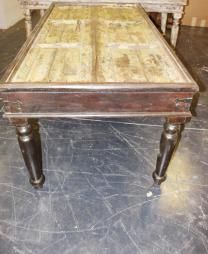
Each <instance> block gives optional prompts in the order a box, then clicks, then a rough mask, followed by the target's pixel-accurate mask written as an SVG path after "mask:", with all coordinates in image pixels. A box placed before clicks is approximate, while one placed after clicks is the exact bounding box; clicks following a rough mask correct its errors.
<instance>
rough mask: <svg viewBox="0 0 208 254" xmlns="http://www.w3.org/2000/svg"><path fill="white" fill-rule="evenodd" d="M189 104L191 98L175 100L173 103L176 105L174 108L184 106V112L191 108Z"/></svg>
mask: <svg viewBox="0 0 208 254" xmlns="http://www.w3.org/2000/svg"><path fill="white" fill-rule="evenodd" d="M191 102H192V98H180V99H179V98H176V100H175V103H176V107H179V106H181V104H184V107H185V109H186V110H189V109H190V106H191Z"/></svg>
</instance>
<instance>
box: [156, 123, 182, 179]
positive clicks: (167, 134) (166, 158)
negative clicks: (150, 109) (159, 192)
mask: <svg viewBox="0 0 208 254" xmlns="http://www.w3.org/2000/svg"><path fill="white" fill-rule="evenodd" d="M180 127H181V126H180V124H172V123H168V122H166V123H165V125H164V131H163V133H162V136H161V140H160V153H159V155H158V157H157V164H156V169H155V171H154V172H153V179H154V181H155V183H156V184H161V183H162V182H163V181H165V179H166V172H167V168H168V165H169V162H170V160H171V157H172V155H173V152H174V150H175V147H176V145H177V143H178V140H179V137H180V129H181V128H180Z"/></svg>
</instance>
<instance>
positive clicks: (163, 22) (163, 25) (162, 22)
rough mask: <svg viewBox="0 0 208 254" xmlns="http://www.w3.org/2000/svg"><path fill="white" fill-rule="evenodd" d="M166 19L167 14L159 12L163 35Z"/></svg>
mask: <svg viewBox="0 0 208 254" xmlns="http://www.w3.org/2000/svg"><path fill="white" fill-rule="evenodd" d="M167 19H168V14H167V13H161V31H162V33H163V35H165V33H166V26H167Z"/></svg>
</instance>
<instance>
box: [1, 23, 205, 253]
mask: <svg viewBox="0 0 208 254" xmlns="http://www.w3.org/2000/svg"><path fill="white" fill-rule="evenodd" d="M12 29H13V30H12V32H11V30H10V31H7V32H5V33H4V34H0V44H1V45H3V46H5V48H4V50H2V48H1V51H0V56H2V54H3V56H2V57H4V60H5V61H4V62H1V64H0V67H1V70H0V72H1V73H3V71H4V69H5V67H6V65H7V63H8V62H9V61H10V60H11V58H13V56H14V55H15V54H16V51H17V50H18V48H19V46H20V45H21V44H22V41H24V30H23V25H22V23H20V24H18V25H17V26H16V27H14V28H12ZM11 36H12V38H16V39H17V40H13V42H12V43H8V44H7V41H8V38H10V37H11ZM11 48H13V50H11V52H10V49H11ZM177 52H178V54H179V55H180V57H181V58H182V59H183V61H184V63H185V64H186V65H187V67H188V68H189V69H190V71H191V72H192V74H193V75H194V77H195V79H196V80H197V81H198V83H199V84H200V88H201V96H200V99H199V103H198V107H197V108H196V110H195V111H196V112H195V114H196V117H194V118H193V120H192V122H191V123H189V124H188V125H187V127H186V129H185V130H184V132H183V136H182V139H181V142H180V144H179V147H178V150H177V151H176V153H175V155H174V158H173V160H172V161H171V164H170V166H169V171H168V178H167V181H166V182H165V183H163V185H162V186H161V188H158V187H155V186H154V185H153V181H152V177H151V174H152V171H153V170H154V167H155V161H156V157H157V152H158V146H159V139H160V134H161V131H162V122H163V119H158V118H156V119H146V118H134V119H82V120H80V119H58V120H56V121H55V120H52V119H43V120H41V121H40V134H41V140H42V154H43V168H44V172H45V175H46V183H45V185H44V188H43V189H41V190H34V189H33V188H32V187H31V186H30V184H29V182H28V177H27V172H26V169H25V166H24V163H23V160H22V157H21V154H20V151H19V147H18V144H17V140H16V136H15V130H14V128H13V127H12V126H8V123H7V121H6V120H4V119H1V120H0V254H6V253H8V254H16V253H17V254H33V253H34V254H42V253H44V254H57V253H62V254H69V253H70V254H71V253H72V254H75V253H76V254H88V253H89V254H118V253H119V254H136V253H138V254H140V253H141V254H152V253H157V254H163V253H164V254H165V253H171V254H172V253H174V254H177V253H181V254H187V253H188V254H195V253H196V254H204V253H208V239H207V237H208V195H207V194H208V92H207V91H206V86H207V84H208V82H207V81H208V29H191V28H186V27H183V28H182V31H181V34H180V38H179V43H178V48H177Z"/></svg>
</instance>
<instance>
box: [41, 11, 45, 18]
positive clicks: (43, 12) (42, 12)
mask: <svg viewBox="0 0 208 254" xmlns="http://www.w3.org/2000/svg"><path fill="white" fill-rule="evenodd" d="M44 14H45V10H44V9H41V10H40V16H41V17H43V15H44Z"/></svg>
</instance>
